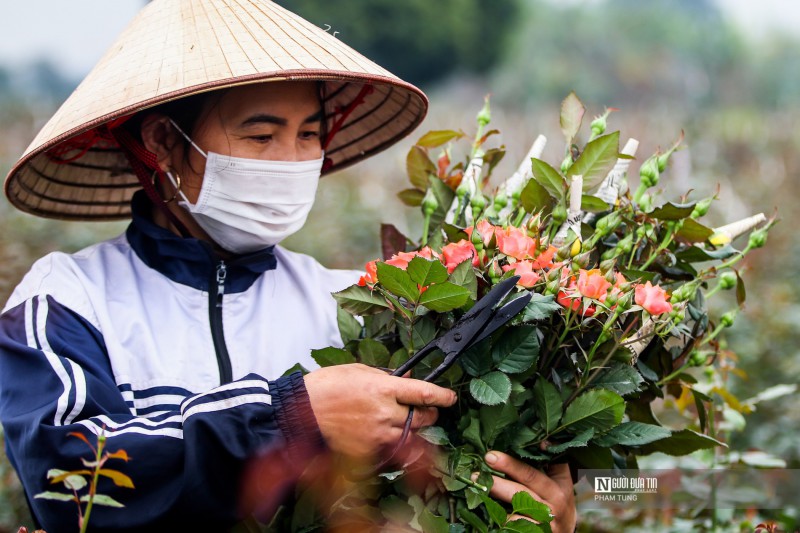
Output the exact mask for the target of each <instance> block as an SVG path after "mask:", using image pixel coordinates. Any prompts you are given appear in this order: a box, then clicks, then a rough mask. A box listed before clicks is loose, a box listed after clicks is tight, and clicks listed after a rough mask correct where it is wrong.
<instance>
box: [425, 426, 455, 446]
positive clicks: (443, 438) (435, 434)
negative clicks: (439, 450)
mask: <svg viewBox="0 0 800 533" xmlns="http://www.w3.org/2000/svg"><path fill="white" fill-rule="evenodd" d="M417 435H419V436H420V437H422V438H423V439H425V440H426V441H428V442H430V443H431V444H436V445H438V446H447V445H449V444H450V439H449V438H448V436H447V432H446V431H445V430H444V429H443V428H441V427H439V426H426V427H424V428H421V429H420V430H419V431H417Z"/></svg>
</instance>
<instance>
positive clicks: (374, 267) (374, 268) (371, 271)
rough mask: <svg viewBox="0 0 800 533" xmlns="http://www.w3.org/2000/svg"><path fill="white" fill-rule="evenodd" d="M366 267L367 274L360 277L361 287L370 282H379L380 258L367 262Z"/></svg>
mask: <svg viewBox="0 0 800 533" xmlns="http://www.w3.org/2000/svg"><path fill="white" fill-rule="evenodd" d="M364 268H365V269H366V271H367V272H366V274H364V275H363V276H361V277H360V278H359V279H358V285H359V286H360V287H364V286H366V285H367V284H368V283H369V284H370V285H374V284H375V283H377V282H378V260H377V259H376V260H375V261H370V262H369V263H367V264H366V266H365V267H364Z"/></svg>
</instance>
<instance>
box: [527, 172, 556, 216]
mask: <svg viewBox="0 0 800 533" xmlns="http://www.w3.org/2000/svg"><path fill="white" fill-rule="evenodd" d="M519 201H520V203H521V204H522V208H523V209H524V210H525V211H527V212H528V213H536V212H539V211H541V210H542V209H544V208H546V207H548V206H549V205H550V204H551V203H552V195H551V194H550V193H549V192H548V191H547V189H545V188H544V186H542V185H541V184H540V183H539V182H538V181H536V180H535V179H533V180H528V182H527V183H526V184H525V187H524V188H523V189H522V192H521V193H520V196H519Z"/></svg>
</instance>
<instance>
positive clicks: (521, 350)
mask: <svg viewBox="0 0 800 533" xmlns="http://www.w3.org/2000/svg"><path fill="white" fill-rule="evenodd" d="M538 358H539V336H538V334H537V329H536V328H535V327H533V326H518V327H512V328H509V329H508V330H506V331H505V333H504V334H503V336H502V337H500V339H499V340H498V341H497V342H496V343H495V345H494V348H493V349H492V359H493V360H494V362H495V363H496V364H497V369H498V370H500V371H502V372H506V373H508V374H519V373H520V372H525V371H526V370H528V369H529V368H530V367H531V366H533V365H534V364H535V363H536V360H537V359H538Z"/></svg>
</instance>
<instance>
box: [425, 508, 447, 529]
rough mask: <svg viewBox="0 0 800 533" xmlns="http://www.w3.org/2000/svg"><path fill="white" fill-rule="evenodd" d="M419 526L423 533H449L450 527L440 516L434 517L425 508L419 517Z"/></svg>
mask: <svg viewBox="0 0 800 533" xmlns="http://www.w3.org/2000/svg"><path fill="white" fill-rule="evenodd" d="M419 525H420V526H422V531H423V532H424V533H449V531H450V526H449V525H448V524H447V520H445V519H444V518H443V517H441V516H436V515H435V514H433V513H432V512H430V510H428V509H427V508H425V509H423V510H422V513H421V514H420V515H419Z"/></svg>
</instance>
